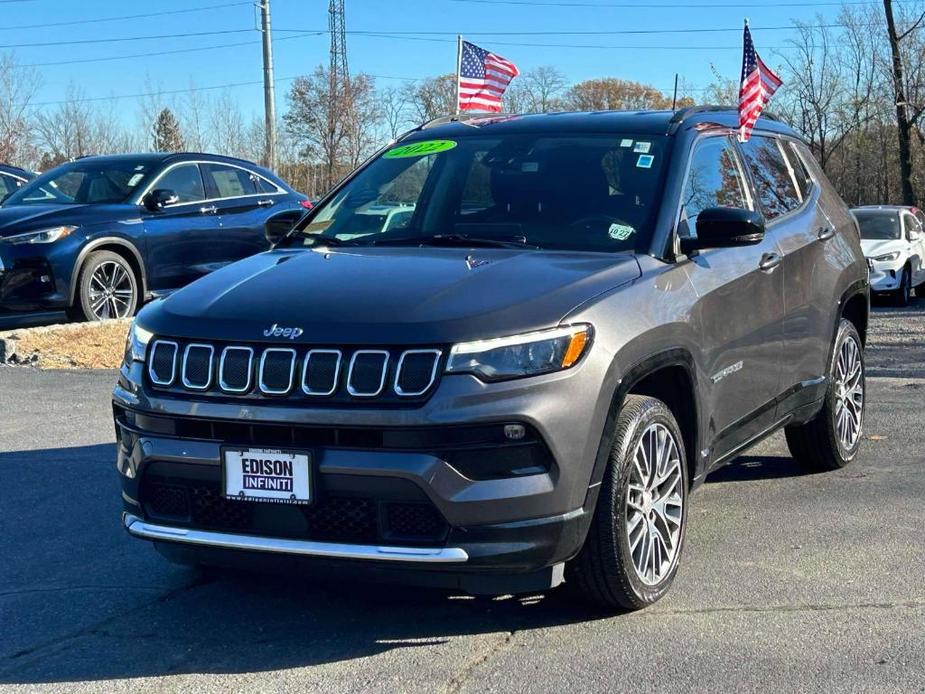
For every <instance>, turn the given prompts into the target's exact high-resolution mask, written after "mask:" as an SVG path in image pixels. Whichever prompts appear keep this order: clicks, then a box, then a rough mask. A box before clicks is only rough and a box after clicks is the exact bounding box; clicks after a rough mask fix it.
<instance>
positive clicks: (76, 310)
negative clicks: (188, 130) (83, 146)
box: [0, 153, 311, 320]
mask: <svg viewBox="0 0 925 694" xmlns="http://www.w3.org/2000/svg"><path fill="white" fill-rule="evenodd" d="M0 197H3V195H0ZM310 207H311V203H310V202H309V201H308V199H307V198H306V197H305V196H304V195H302V194H300V193H297V192H296V191H294V190H293V189H292V188H291V187H290V186H289V185H288V184H286V183H285V182H284V181H283V180H281V179H280V178H279V177H278V176H276V175H275V174H273V173H272V172H271V171H268V170H267V169H265V168H262V167H260V166H258V165H256V164H254V163H252V162H248V161H244V160H241V159H233V158H230V157H221V156H217V155H209V154H189V153H182V154H163V153H160V154H123V155H114V156H100V157H85V158H81V159H77V160H74V161H71V162H68V163H66V164H62V165H61V166H58V167H56V168H54V169H52V170H50V171H48V172H47V173H44V174H42V175H40V176H38V177H37V178H35V179H34V180H32V181H30V182H28V183H24V184H22V185H21V186H17V189H16V190H14V191H12V193H7V194H6V197H5V199H4V200H3V202H2V205H0V309H2V310H7V311H35V310H55V309H65V310H67V311H68V313H69V314H70V315H71V317H72V318H75V319H78V320H102V319H106V318H122V317H126V316H131V315H133V314H134V313H135V311H136V309H137V308H138V307H139V306H140V305H141V304H142V303H143V302H144V301H145V300H146V299H149V298H152V297H156V296H160V295H165V294H169V293H170V292H172V291H174V290H176V289H179V288H180V287H182V286H184V285H185V284H188V283H189V282H192V281H193V280H195V279H197V278H199V277H202V276H203V275H206V274H207V273H209V272H211V271H213V270H215V269H216V268H219V267H222V266H223V265H227V264H228V263H232V262H234V261H236V260H240V259H241V258H244V257H246V256H249V255H252V254H254V253H259V252H260V251H263V250H265V249H267V248H268V247H269V245H270V240H269V239H268V235H267V232H266V231H265V230H266V229H267V222H269V221H272V222H273V224H271V225H270V228H271V229H275V230H277V233H278V230H279V229H280V228H283V229H285V228H286V227H287V225H288V224H289V223H291V222H294V221H295V220H297V219H298V218H299V217H300V216H301V215H302V213H304V212H305V210H307V209H309V208H310Z"/></svg>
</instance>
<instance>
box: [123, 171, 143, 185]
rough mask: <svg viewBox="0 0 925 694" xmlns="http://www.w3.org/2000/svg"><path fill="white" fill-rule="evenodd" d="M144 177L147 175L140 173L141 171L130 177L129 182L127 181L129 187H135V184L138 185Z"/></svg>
mask: <svg viewBox="0 0 925 694" xmlns="http://www.w3.org/2000/svg"><path fill="white" fill-rule="evenodd" d="M144 177H145V175H144V174H140V173H137V174H134V175H133V176H132V177H131V178H130V179H128V183H127V185H128V187H129V188H134V187H135V186H137V185H138V182H139V181H141V179H143V178H144Z"/></svg>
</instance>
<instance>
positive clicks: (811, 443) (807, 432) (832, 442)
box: [784, 318, 866, 471]
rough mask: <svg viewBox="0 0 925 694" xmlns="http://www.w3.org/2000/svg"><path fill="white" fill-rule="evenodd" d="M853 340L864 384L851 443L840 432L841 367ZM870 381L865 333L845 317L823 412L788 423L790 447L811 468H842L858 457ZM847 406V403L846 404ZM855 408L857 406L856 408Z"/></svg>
mask: <svg viewBox="0 0 925 694" xmlns="http://www.w3.org/2000/svg"><path fill="white" fill-rule="evenodd" d="M849 340H850V341H853V342H854V345H855V347H856V348H857V354H858V360H859V365H860V374H859V376H858V379H859V380H858V383H859V384H860V387H861V403H860V414H859V415H858V420H857V421H858V424H857V435H856V440H855V441H854V443H852V444H851V445H847V444H846V442H845V441H844V439H843V437H842V436H841V435H840V433H839V424H838V417H839V413H840V412H841V408H840V407H839V400H840V397H839V383H838V369H839V358H840V355H841V354H842V349H843V346H844V345H845V343H846V341H849ZM865 396H866V385H865V371H864V349H863V345H862V343H861V337H860V335H858V331H857V329H856V328H855V327H854V324H853V323H852V322H851V321H848V320H845V319H844V318H843V319H842V321H841V323H840V324H839V326H838V334H837V335H836V337H835V345H834V347H833V349H832V360H831V364H830V365H829V372H828V388H827V390H826V393H825V402H824V404H823V406H822V409H821V410H820V411H819V413H818V414H817V415H816V416H815V417H814V418H813V419H811V420H810V421H809V422H807V423H806V424H801V425H797V426H789V427H786V428H785V430H784V433H785V435H786V437H787V447H788V448H789V449H790V454H791V455H792V456H793V458H794V459H795V460H796V461H797V462H798V463H800V464H801V465H803V466H804V467H806V468H808V469H810V470H817V471H824V470H838V469H839V468H843V467H845V465H847V464H848V463H850V462H851V461H852V460H854V459H855V458H856V457H857V454H858V450H859V449H860V447H861V441H862V440H863V428H864V406H865V404H866V397H865ZM843 406H845V405H843ZM852 411H853V408H852Z"/></svg>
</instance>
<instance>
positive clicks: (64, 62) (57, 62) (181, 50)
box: [22, 31, 327, 67]
mask: <svg viewBox="0 0 925 694" xmlns="http://www.w3.org/2000/svg"><path fill="white" fill-rule="evenodd" d="M326 33H327V32H324V31H318V32H315V33H312V34H295V35H293V36H283V37H282V38H276V39H273V42H274V43H279V42H280V41H290V40H292V39H301V38H305V37H308V36H323V35H324V34H326ZM259 43H260V39H255V40H253V41H237V42H235V43H218V44H214V45H212V46H197V47H196V48H177V49H174V50H170V51H152V52H150V53H130V54H128V55H108V56H104V57H102V58H77V59H75V60H54V61H51V62H47V63H24V64H23V65H22V67H49V66H54V65H77V64H81V63H105V62H111V61H115V60H127V59H130V58H151V57H155V56H161V55H176V54H178V53H199V52H202V51H214V50H218V49H220V48H240V47H241V46H256V45H258V44H259Z"/></svg>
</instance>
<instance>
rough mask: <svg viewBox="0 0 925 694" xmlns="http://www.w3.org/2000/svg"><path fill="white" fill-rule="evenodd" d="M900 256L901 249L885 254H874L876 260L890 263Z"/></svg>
mask: <svg viewBox="0 0 925 694" xmlns="http://www.w3.org/2000/svg"><path fill="white" fill-rule="evenodd" d="M897 258H899V251H893V252H892V253H884V254H883V255H877V256H874V260H875V261H876V262H878V263H890V262H892V261H894V260H896V259H897Z"/></svg>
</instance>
